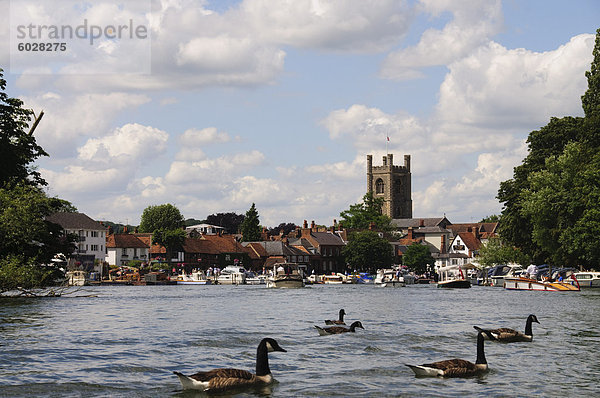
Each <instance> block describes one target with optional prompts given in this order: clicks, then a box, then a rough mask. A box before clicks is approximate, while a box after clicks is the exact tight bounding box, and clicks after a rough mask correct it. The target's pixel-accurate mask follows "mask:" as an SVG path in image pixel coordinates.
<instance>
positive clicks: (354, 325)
mask: <svg viewBox="0 0 600 398" xmlns="http://www.w3.org/2000/svg"><path fill="white" fill-rule="evenodd" d="M356 328H361V329H364V327H363V325H362V323H360V321H355V322H352V325H350V330H354V329H356Z"/></svg>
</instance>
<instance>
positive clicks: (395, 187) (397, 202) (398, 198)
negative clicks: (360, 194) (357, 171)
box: [367, 153, 412, 218]
mask: <svg viewBox="0 0 600 398" xmlns="http://www.w3.org/2000/svg"><path fill="white" fill-rule="evenodd" d="M367 192H370V193H372V194H373V196H374V197H376V198H383V200H384V202H383V208H382V209H381V210H382V213H383V214H385V215H387V216H389V217H391V218H412V189H411V173H410V155H404V166H394V155H392V154H391V153H389V154H387V156H384V157H383V166H373V155H367Z"/></svg>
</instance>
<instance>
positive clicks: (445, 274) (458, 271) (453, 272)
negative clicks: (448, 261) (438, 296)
mask: <svg viewBox="0 0 600 398" xmlns="http://www.w3.org/2000/svg"><path fill="white" fill-rule="evenodd" d="M437 274H438V277H439V279H438V282H437V287H440V288H454V289H468V288H470V287H471V281H470V280H469V279H466V278H465V274H464V272H463V270H462V268H461V267H459V266H457V265H450V266H447V267H439V268H438V270H437Z"/></svg>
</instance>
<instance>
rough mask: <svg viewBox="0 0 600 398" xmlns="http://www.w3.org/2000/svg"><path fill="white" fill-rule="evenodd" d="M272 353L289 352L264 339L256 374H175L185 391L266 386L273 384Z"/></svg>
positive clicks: (227, 371)
mask: <svg viewBox="0 0 600 398" xmlns="http://www.w3.org/2000/svg"><path fill="white" fill-rule="evenodd" d="M271 351H281V352H287V351H286V350H284V349H283V348H281V347H280V346H279V344H277V342H276V341H275V340H273V339H271V338H265V339H262V341H261V342H260V344H259V345H258V348H257V350H256V374H252V373H251V372H248V371H246V370H241V369H226V368H221V369H213V370H208V371H204V372H198V373H195V374H193V375H191V376H185V375H183V374H181V373H179V372H173V373H175V374H176V375H177V376H178V377H179V381H180V382H181V385H182V386H183V389H184V390H190V389H191V390H203V391H222V390H227V389H233V388H244V387H254V386H265V385H268V384H271V383H272V382H273V376H272V375H271V370H270V369H269V356H268V353H269V352H271Z"/></svg>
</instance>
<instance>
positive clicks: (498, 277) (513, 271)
mask: <svg viewBox="0 0 600 398" xmlns="http://www.w3.org/2000/svg"><path fill="white" fill-rule="evenodd" d="M491 272H492V275H489V280H490V286H495V287H503V286H504V280H505V279H506V278H518V277H519V276H520V275H521V274H522V273H523V272H524V269H523V267H522V266H520V265H508V264H507V265H498V266H496V267H494V268H493V269H492V270H491Z"/></svg>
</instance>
